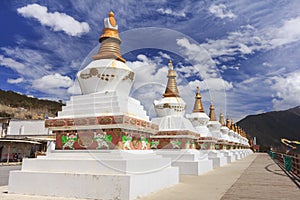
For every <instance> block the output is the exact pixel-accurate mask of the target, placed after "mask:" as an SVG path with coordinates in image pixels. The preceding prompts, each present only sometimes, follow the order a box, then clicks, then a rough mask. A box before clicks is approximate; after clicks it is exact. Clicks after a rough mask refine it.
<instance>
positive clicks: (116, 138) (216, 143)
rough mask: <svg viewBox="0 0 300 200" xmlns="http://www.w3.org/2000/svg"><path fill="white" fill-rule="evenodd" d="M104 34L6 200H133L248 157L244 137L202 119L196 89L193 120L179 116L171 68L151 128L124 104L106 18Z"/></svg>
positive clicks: (129, 74) (123, 76)
mask: <svg viewBox="0 0 300 200" xmlns="http://www.w3.org/2000/svg"><path fill="white" fill-rule="evenodd" d="M104 26H105V28H104V29H103V32H102V35H101V36H100V38H99V42H100V43H101V46H100V48H99V51H98V53H97V54H96V55H94V56H93V61H91V62H90V63H89V64H88V65H87V66H86V67H85V68H84V69H83V70H81V71H79V72H78V73H77V79H78V81H79V85H80V88H81V91H82V95H78V96H72V97H71V99H70V100H69V101H67V102H66V105H65V106H63V107H62V111H61V112H59V113H58V116H57V117H55V118H53V119H47V120H46V121H45V126H46V127H48V128H49V129H50V130H51V131H52V132H53V134H55V135H56V142H55V145H54V148H53V149H51V148H52V145H49V148H48V151H47V155H46V157H37V158H36V159H26V158H25V159H23V163H22V170H21V171H13V172H11V173H10V177H9V187H8V191H9V193H18V194H29V195H48V196H61V197H76V198H89V199H135V198H137V197H138V196H143V195H146V194H149V193H150V192H153V191H157V190H161V189H163V188H165V187H170V186H171V185H175V184H177V183H178V182H179V174H192V175H200V174H202V173H205V172H207V171H209V170H212V169H213V168H214V167H220V166H222V165H224V164H226V163H228V162H232V161H234V160H236V159H240V158H242V157H244V156H246V155H248V154H249V153H251V151H250V150H249V149H248V147H249V145H248V141H247V138H246V135H245V133H244V132H242V131H241V130H240V129H239V128H236V126H235V125H234V124H233V123H231V124H230V122H229V121H227V126H226V125H225V123H224V119H223V117H222V116H221V118H220V122H219V121H217V120H216V116H215V112H214V107H213V106H211V108H210V114H209V116H207V115H206V114H205V112H204V109H203V106H202V102H201V95H200V91H199V89H198V90H197V92H196V100H195V106H194V109H193V112H192V113H191V114H189V115H187V116H186V117H185V116H184V114H185V110H186V103H185V102H184V101H183V99H182V98H180V95H179V92H178V88H177V83H176V73H175V71H174V69H173V64H172V62H171V61H170V63H169V71H168V75H167V78H168V83H167V87H166V90H165V93H164V94H163V98H162V99H160V100H158V101H154V108H155V111H156V114H157V117H156V118H153V119H152V121H150V118H149V116H147V114H146V111H145V109H144V107H143V106H142V104H141V103H140V102H139V101H138V100H137V99H134V98H132V97H129V92H130V90H131V87H132V85H133V82H134V78H135V73H134V72H133V71H132V70H131V69H130V68H129V67H128V66H127V65H126V60H125V59H124V58H123V57H122V55H121V52H120V44H121V39H120V37H119V34H118V25H117V23H116V20H115V18H114V13H113V12H110V13H109V16H108V18H105V19H104ZM229 124H230V126H229ZM44 183H47V184H44Z"/></svg>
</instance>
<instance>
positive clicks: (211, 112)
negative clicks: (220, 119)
mask: <svg viewBox="0 0 300 200" xmlns="http://www.w3.org/2000/svg"><path fill="white" fill-rule="evenodd" d="M209 121H217V117H216V113H215V107H214V105H213V103H212V102H211V103H210V107H209Z"/></svg>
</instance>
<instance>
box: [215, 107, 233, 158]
mask: <svg viewBox="0 0 300 200" xmlns="http://www.w3.org/2000/svg"><path fill="white" fill-rule="evenodd" d="M228 120H229V119H228ZM219 122H220V124H221V128H220V131H221V133H222V139H221V140H219V141H218V143H219V145H220V151H221V152H222V153H223V154H224V156H225V157H226V158H227V163H231V162H234V161H235V156H234V155H233V154H232V152H231V151H230V138H229V135H228V133H229V128H228V127H227V126H226V124H225V120H224V115H223V113H222V112H221V113H220V118H219ZM228 123H229V122H228Z"/></svg>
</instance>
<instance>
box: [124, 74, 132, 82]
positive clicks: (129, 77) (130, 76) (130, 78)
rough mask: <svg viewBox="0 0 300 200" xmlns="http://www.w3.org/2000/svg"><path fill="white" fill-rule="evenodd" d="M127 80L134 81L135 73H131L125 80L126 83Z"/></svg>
mask: <svg viewBox="0 0 300 200" xmlns="http://www.w3.org/2000/svg"><path fill="white" fill-rule="evenodd" d="M127 79H129V80H131V81H133V79H134V73H133V72H129V73H128V74H127V75H126V76H125V77H124V78H123V81H125V80H127Z"/></svg>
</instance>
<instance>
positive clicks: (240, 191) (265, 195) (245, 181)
mask: <svg viewBox="0 0 300 200" xmlns="http://www.w3.org/2000/svg"><path fill="white" fill-rule="evenodd" d="M238 199H272V200H277V199H278V200H279V199H285V200H287V199H291V200H294V199H295V200H296V199H300V188H298V186H297V185H296V184H295V183H294V182H293V181H292V180H291V179H290V178H289V177H288V176H287V175H286V174H285V172H284V171H283V170H282V169H281V168H280V167H279V166H278V165H277V164H276V163H274V161H273V160H272V159H271V158H270V157H269V156H268V155H267V154H260V155H259V156H257V158H256V159H255V160H254V162H252V164H251V165H250V166H249V168H248V169H247V170H245V172H244V173H243V174H242V175H241V177H240V178H239V179H238V180H237V181H236V182H235V183H234V184H233V186H232V187H231V188H230V189H229V190H228V191H227V192H226V194H225V195H224V196H223V197H222V198H221V200H238Z"/></svg>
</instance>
